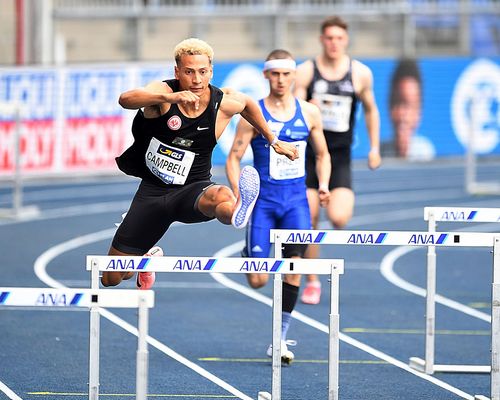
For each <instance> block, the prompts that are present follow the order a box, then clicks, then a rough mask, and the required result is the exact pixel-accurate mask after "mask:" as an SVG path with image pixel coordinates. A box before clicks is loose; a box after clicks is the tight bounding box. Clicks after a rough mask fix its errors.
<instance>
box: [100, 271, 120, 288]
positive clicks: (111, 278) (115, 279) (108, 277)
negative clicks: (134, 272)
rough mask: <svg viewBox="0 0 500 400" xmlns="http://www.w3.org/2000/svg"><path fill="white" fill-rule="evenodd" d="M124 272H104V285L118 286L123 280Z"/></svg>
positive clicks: (102, 281)
mask: <svg viewBox="0 0 500 400" xmlns="http://www.w3.org/2000/svg"><path fill="white" fill-rule="evenodd" d="M122 279H123V278H122V273H120V272H104V273H103V274H102V276H101V283H102V285H103V286H106V287H108V286H116V285H118V284H119V283H120V282H121V281H122Z"/></svg>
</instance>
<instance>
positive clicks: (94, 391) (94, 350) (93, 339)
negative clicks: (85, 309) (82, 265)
mask: <svg viewBox="0 0 500 400" xmlns="http://www.w3.org/2000/svg"><path fill="white" fill-rule="evenodd" d="M91 288H92V289H95V290H96V291H97V290H98V289H99V265H98V262H97V261H95V260H92V272H91ZM99 331H100V314H99V306H98V298H97V294H95V295H92V304H91V307H90V337H89V400H98V399H99V334H100V332H99Z"/></svg>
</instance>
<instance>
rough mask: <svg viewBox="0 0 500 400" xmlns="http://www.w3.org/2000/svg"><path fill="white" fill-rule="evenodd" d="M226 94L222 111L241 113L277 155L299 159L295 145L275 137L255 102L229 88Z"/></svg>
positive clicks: (232, 113)
mask: <svg viewBox="0 0 500 400" xmlns="http://www.w3.org/2000/svg"><path fill="white" fill-rule="evenodd" d="M224 93H226V95H225V96H224V97H223V103H222V104H221V110H223V111H225V112H226V113H229V114H230V115H234V114H238V113H240V114H241V116H242V117H243V118H245V119H246V120H247V121H248V122H249V123H250V124H251V125H252V126H253V127H254V128H255V129H256V130H257V132H259V133H260V134H262V136H264V138H265V139H266V140H267V141H268V142H269V145H270V146H272V148H273V149H274V151H275V152H276V153H278V154H283V155H285V156H287V157H288V158H289V159H290V160H295V159H296V158H298V157H299V152H298V150H297V148H296V147H295V146H294V145H292V144H290V143H288V142H283V141H281V140H278V138H277V137H276V136H275V135H274V133H273V132H272V131H271V128H269V126H268V125H267V122H266V120H265V119H264V116H263V115H262V111H261V110H260V107H259V105H258V104H257V102H256V101H255V100H253V99H252V98H251V97H250V96H248V95H246V94H244V93H241V92H237V91H234V90H232V89H228V88H225V89H224Z"/></svg>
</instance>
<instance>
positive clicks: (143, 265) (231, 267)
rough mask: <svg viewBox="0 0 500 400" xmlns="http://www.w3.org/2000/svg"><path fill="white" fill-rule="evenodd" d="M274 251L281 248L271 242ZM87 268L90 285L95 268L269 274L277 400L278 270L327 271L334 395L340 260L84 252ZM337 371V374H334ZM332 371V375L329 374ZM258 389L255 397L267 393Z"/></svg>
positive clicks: (334, 394)
mask: <svg viewBox="0 0 500 400" xmlns="http://www.w3.org/2000/svg"><path fill="white" fill-rule="evenodd" d="M275 247H276V248H277V249H278V250H275V252H276V254H278V253H279V254H281V249H280V248H279V245H278V246H275ZM87 270H91V271H92V287H98V285H99V271H107V272H110V271H111V272H132V271H135V272H153V271H154V272H182V273H213V272H219V273H237V274H247V273H257V274H273V275H274V286H273V340H272V343H273V358H272V400H281V336H280V332H281V304H282V299H281V295H282V292H281V291H282V284H283V282H282V279H281V274H308V273H309V274H310V273H313V274H318V275H330V277H331V293H330V303H331V309H330V339H329V341H330V350H329V357H328V364H329V371H330V379H329V393H331V395H330V397H329V399H330V400H333V399H337V398H338V364H339V353H338V348H339V275H340V274H343V273H344V260H335V259H334V260H328V259H322V260H305V259H295V258H294V259H281V257H276V258H237V257H231V258H210V257H172V256H170V257H145V256H98V255H88V256H87ZM335 371H337V374H335ZM332 374H333V375H332ZM267 395H268V393H267V392H259V397H261V396H267Z"/></svg>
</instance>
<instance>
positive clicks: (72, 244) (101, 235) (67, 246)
mask: <svg viewBox="0 0 500 400" xmlns="http://www.w3.org/2000/svg"><path fill="white" fill-rule="evenodd" d="M115 231H116V228H112V229H106V230H103V231H99V232H95V233H91V234H88V235H84V236H79V237H77V238H74V239H71V240H68V241H67V242H63V243H60V244H58V245H57V246H54V247H51V248H49V249H48V250H47V251H45V252H44V253H43V254H42V255H40V256H39V257H38V258H37V259H36V261H35V266H34V270H35V274H36V275H37V276H38V278H39V279H40V280H41V281H42V282H43V283H45V284H46V285H48V286H50V287H55V288H63V287H65V286H64V285H63V284H61V283H60V282H58V281H56V280H55V279H53V278H52V277H50V276H49V275H48V274H47V272H46V267H47V265H48V264H49V262H50V261H52V260H53V259H54V258H56V257H57V256H59V255H61V254H62V253H64V252H66V251H68V250H72V249H75V248H78V247H80V246H83V245H86V244H89V243H93V242H98V241H101V240H104V239H109V238H111V237H112V236H113V234H114V232H115ZM100 314H101V315H102V316H103V317H104V318H106V319H108V320H109V321H111V322H113V323H114V324H116V325H118V326H119V327H120V328H122V329H124V330H125V331H127V332H129V333H131V334H132V335H134V336H138V332H137V328H135V327H134V326H133V325H131V324H129V323H128V322H126V321H125V320H123V319H121V318H120V317H118V316H117V315H115V314H113V313H112V312H110V311H108V310H106V309H103V308H101V310H100ZM147 342H148V343H149V344H150V345H151V346H153V347H155V348H156V349H158V350H159V351H161V352H162V353H164V354H166V355H167V356H169V357H171V358H173V359H174V360H176V361H178V362H180V363H181V364H183V365H185V366H186V367H188V368H190V369H191V370H193V371H195V372H196V373H198V374H199V375H201V376H203V377H204V378H206V379H208V380H209V381H211V382H213V383H215V384H216V385H218V386H220V387H221V388H223V389H224V390H226V391H227V392H229V393H231V394H233V395H235V396H237V397H238V398H240V399H243V400H252V398H251V397H249V396H247V395H246V394H244V393H243V392H241V391H239V390H238V389H236V388H235V387H233V386H231V385H230V384H229V383H227V382H225V381H223V380H222V379H220V378H218V377H217V376H215V375H213V374H212V373H210V372H208V371H207V370H206V369H204V368H202V367H200V366H199V365H197V364H195V363H193V362H191V361H189V360H188V359H187V358H185V357H183V356H182V355H180V354H179V353H177V352H176V351H174V350H172V349H171V348H170V347H168V346H166V345H165V344H163V343H161V342H160V341H158V340H157V339H155V338H153V337H151V336H147Z"/></svg>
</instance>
